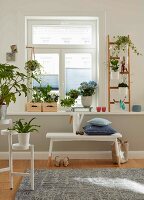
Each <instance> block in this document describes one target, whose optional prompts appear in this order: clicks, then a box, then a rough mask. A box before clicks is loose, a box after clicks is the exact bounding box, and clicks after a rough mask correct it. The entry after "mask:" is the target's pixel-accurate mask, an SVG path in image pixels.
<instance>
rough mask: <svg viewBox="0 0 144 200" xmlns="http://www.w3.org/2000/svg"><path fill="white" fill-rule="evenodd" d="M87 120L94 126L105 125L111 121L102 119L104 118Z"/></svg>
mask: <svg viewBox="0 0 144 200" xmlns="http://www.w3.org/2000/svg"><path fill="white" fill-rule="evenodd" d="M87 122H88V123H90V124H93V125H96V126H106V125H109V124H111V123H112V122H110V121H109V120H107V119H104V118H93V119H91V120H89V121H87Z"/></svg>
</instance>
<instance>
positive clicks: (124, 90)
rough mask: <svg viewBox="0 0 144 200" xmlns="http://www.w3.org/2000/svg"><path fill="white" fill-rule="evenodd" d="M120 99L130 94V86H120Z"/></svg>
mask: <svg viewBox="0 0 144 200" xmlns="http://www.w3.org/2000/svg"><path fill="white" fill-rule="evenodd" d="M118 92H119V99H121V100H123V99H124V98H125V97H126V96H127V94H128V87H119V91H118Z"/></svg>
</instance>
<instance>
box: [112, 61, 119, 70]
mask: <svg viewBox="0 0 144 200" xmlns="http://www.w3.org/2000/svg"><path fill="white" fill-rule="evenodd" d="M110 67H111V69H112V70H113V71H114V72H117V71H118V69H119V61H118V60H116V59H112V60H111V61H110Z"/></svg>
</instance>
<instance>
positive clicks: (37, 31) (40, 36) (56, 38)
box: [32, 25, 92, 45]
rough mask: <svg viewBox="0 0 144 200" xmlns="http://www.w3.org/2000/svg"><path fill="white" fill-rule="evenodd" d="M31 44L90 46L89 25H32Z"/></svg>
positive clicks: (90, 30)
mask: <svg viewBox="0 0 144 200" xmlns="http://www.w3.org/2000/svg"><path fill="white" fill-rule="evenodd" d="M32 43H33V44H63V45H70V44H71V45H90V44H92V26H91V25H33V26H32Z"/></svg>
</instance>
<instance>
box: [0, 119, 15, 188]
mask: <svg viewBox="0 0 144 200" xmlns="http://www.w3.org/2000/svg"><path fill="white" fill-rule="evenodd" d="M3 126H5V127H9V128H11V127H12V120H11V119H5V120H0V130H2V129H3ZM1 135H4V136H7V137H8V147H9V148H8V149H9V166H8V167H6V168H1V169H0V173H1V172H9V176H10V177H11V144H12V132H11V131H1ZM10 188H12V183H11V178H10Z"/></svg>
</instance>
